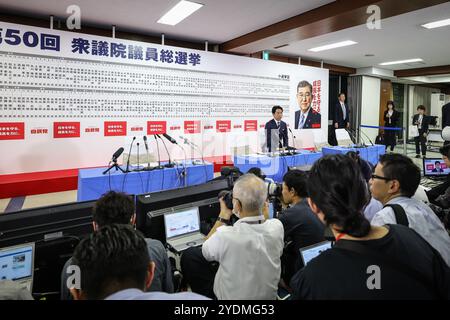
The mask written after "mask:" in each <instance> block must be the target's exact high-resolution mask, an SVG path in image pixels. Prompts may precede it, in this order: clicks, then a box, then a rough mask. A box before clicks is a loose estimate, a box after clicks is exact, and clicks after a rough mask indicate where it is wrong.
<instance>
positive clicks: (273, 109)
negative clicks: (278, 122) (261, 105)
mask: <svg viewBox="0 0 450 320" xmlns="http://www.w3.org/2000/svg"><path fill="white" fill-rule="evenodd" d="M278 109H280V110H281V111H283V108H282V107H280V106H273V107H272V114H275V112H277V110H278Z"/></svg>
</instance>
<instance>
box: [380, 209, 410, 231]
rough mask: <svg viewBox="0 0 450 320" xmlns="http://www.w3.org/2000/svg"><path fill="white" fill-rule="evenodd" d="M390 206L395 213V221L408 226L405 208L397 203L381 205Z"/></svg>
mask: <svg viewBox="0 0 450 320" xmlns="http://www.w3.org/2000/svg"><path fill="white" fill-rule="evenodd" d="M386 207H390V208H392V210H394V214H395V221H397V224H401V225H402V226H406V227H409V221H408V217H407V216H406V213H405V209H403V207H402V206H401V205H399V204H387V205H385V206H384V207H383V209H384V208H386Z"/></svg>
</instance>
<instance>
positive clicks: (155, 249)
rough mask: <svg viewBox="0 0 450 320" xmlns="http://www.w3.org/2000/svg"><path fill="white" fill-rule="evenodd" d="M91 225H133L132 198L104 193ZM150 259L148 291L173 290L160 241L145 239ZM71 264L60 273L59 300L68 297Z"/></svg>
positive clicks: (169, 291) (99, 226)
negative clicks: (152, 271) (151, 264)
mask: <svg viewBox="0 0 450 320" xmlns="http://www.w3.org/2000/svg"><path fill="white" fill-rule="evenodd" d="M92 219H93V222H92V227H93V230H94V232H96V231H97V230H98V229H99V228H101V227H103V226H107V225H110V224H114V223H116V224H130V225H133V226H134V225H135V223H136V214H135V210H134V202H133V200H132V199H131V198H130V197H129V196H128V195H126V194H124V193H119V192H115V191H110V192H108V193H105V194H104V195H103V196H102V197H101V198H100V199H98V200H97V202H96V203H95V206H94V209H93V213H92ZM145 241H146V243H147V249H148V253H149V255H150V259H151V261H153V262H154V263H155V272H154V278H153V281H152V284H151V286H150V287H149V288H148V290H149V291H164V292H168V293H172V292H173V291H174V288H173V287H174V286H173V277H172V267H171V265H170V261H169V258H168V256H167V253H166V249H165V248H164V246H163V244H162V243H161V241H158V240H155V239H149V238H146V239H145ZM71 264H72V260H71V259H69V260H68V261H67V262H66V264H65V265H64V268H63V270H62V274H61V300H66V299H70V293H69V290H68V288H67V279H68V277H69V273H68V272H67V267H68V266H69V265H71Z"/></svg>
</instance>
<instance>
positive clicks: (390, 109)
mask: <svg viewBox="0 0 450 320" xmlns="http://www.w3.org/2000/svg"><path fill="white" fill-rule="evenodd" d="M399 119H400V113H399V112H398V111H396V110H395V105H394V101H388V102H387V105H386V111H384V126H385V127H387V128H394V127H397V122H398V120H399ZM384 145H385V146H386V151H387V147H390V148H391V152H393V151H394V148H395V145H396V134H395V131H394V130H385V131H384Z"/></svg>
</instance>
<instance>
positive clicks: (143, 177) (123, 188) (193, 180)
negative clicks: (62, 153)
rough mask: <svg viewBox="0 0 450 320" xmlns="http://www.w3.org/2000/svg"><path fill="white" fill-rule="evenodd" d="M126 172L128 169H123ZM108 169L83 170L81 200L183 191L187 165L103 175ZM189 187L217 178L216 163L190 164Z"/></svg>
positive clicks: (80, 171)
mask: <svg viewBox="0 0 450 320" xmlns="http://www.w3.org/2000/svg"><path fill="white" fill-rule="evenodd" d="M121 167H122V168H123V169H124V166H121ZM106 169H107V168H106V167H105V168H92V169H80V170H79V171H78V194H77V201H86V200H96V199H98V198H100V197H101V196H102V194H104V193H106V192H108V191H110V190H114V191H120V192H125V193H127V194H134V195H137V194H143V193H148V192H155V191H161V190H167V189H175V188H180V187H183V186H184V185H185V179H184V177H183V175H182V172H183V169H184V161H183V164H180V165H179V166H177V167H174V168H164V169H155V170H151V171H138V172H129V173H127V174H125V173H122V172H121V171H116V169H112V170H110V171H109V173H107V174H105V175H104V174H102V173H103V171H105V170H106ZM186 172H187V175H186V185H187V186H192V185H197V184H202V183H205V182H207V181H209V180H211V179H212V178H213V177H214V167H213V164H212V163H208V162H205V164H197V165H194V164H193V163H192V161H187V162H186Z"/></svg>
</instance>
